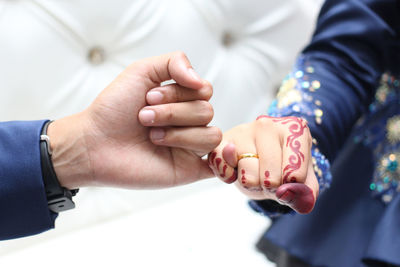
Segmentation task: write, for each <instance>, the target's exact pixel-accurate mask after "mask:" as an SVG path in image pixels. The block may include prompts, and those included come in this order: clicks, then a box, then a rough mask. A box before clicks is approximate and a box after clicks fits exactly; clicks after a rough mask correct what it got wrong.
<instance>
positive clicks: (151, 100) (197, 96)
mask: <svg viewBox="0 0 400 267" xmlns="http://www.w3.org/2000/svg"><path fill="white" fill-rule="evenodd" d="M203 84H204V86H203V87H202V88H201V89H198V90H193V89H190V88H186V87H183V86H180V85H178V84H176V83H174V84H168V85H164V86H160V87H156V88H153V89H151V90H150V91H149V92H148V93H147V95H146V101H147V103H148V104H149V105H160V104H168V103H177V102H187V101H194V100H205V101H208V100H210V98H211V96H212V93H213V90H212V86H211V84H210V83H209V82H207V81H204V82H203Z"/></svg>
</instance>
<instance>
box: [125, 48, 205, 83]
mask: <svg viewBox="0 0 400 267" xmlns="http://www.w3.org/2000/svg"><path fill="white" fill-rule="evenodd" d="M138 64H140V68H138V69H139V70H141V69H144V70H145V73H144V74H145V75H146V76H147V77H148V78H149V83H150V84H149V87H150V88H154V87H156V86H160V84H161V83H162V82H165V81H168V80H171V79H173V80H175V81H176V83H178V84H180V85H182V86H184V87H187V88H190V89H200V88H202V87H203V81H202V79H201V78H200V76H199V75H198V74H197V73H196V72H195V71H194V70H193V67H192V65H191V63H190V61H189V59H188V58H187V56H186V55H185V53H183V52H173V53H169V54H165V55H161V56H156V57H151V58H147V59H144V60H142V61H138V62H136V63H133V64H132V65H131V67H132V68H134V69H136V66H138ZM129 69H130V67H129V68H128V71H129Z"/></svg>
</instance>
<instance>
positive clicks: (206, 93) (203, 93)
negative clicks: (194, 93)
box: [199, 81, 213, 101]
mask: <svg viewBox="0 0 400 267" xmlns="http://www.w3.org/2000/svg"><path fill="white" fill-rule="evenodd" d="M204 83H205V85H204V87H203V88H202V89H200V91H199V93H200V98H201V99H203V100H207V101H208V100H210V99H211V97H212V95H213V87H212V85H211V84H210V83H209V82H208V81H205V82H204Z"/></svg>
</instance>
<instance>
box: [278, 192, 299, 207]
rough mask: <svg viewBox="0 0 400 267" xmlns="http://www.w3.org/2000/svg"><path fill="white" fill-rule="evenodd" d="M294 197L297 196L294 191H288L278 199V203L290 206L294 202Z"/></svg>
mask: <svg viewBox="0 0 400 267" xmlns="http://www.w3.org/2000/svg"><path fill="white" fill-rule="evenodd" d="M294 197H295V194H294V193H293V192H292V191H290V190H286V192H285V193H283V194H282V195H281V196H280V197H279V198H278V201H279V202H281V203H283V204H289V203H291V202H292V201H293V199H294Z"/></svg>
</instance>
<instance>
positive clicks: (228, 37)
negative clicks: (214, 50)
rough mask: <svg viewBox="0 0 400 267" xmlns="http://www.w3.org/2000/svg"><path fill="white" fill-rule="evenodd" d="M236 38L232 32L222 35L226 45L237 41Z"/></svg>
mask: <svg viewBox="0 0 400 267" xmlns="http://www.w3.org/2000/svg"><path fill="white" fill-rule="evenodd" d="M235 40H236V38H235V36H234V35H233V34H232V33H231V32H225V33H224V34H223V35H222V44H223V45H224V46H226V47H229V46H231V45H232V44H233V43H234V42H235Z"/></svg>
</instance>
